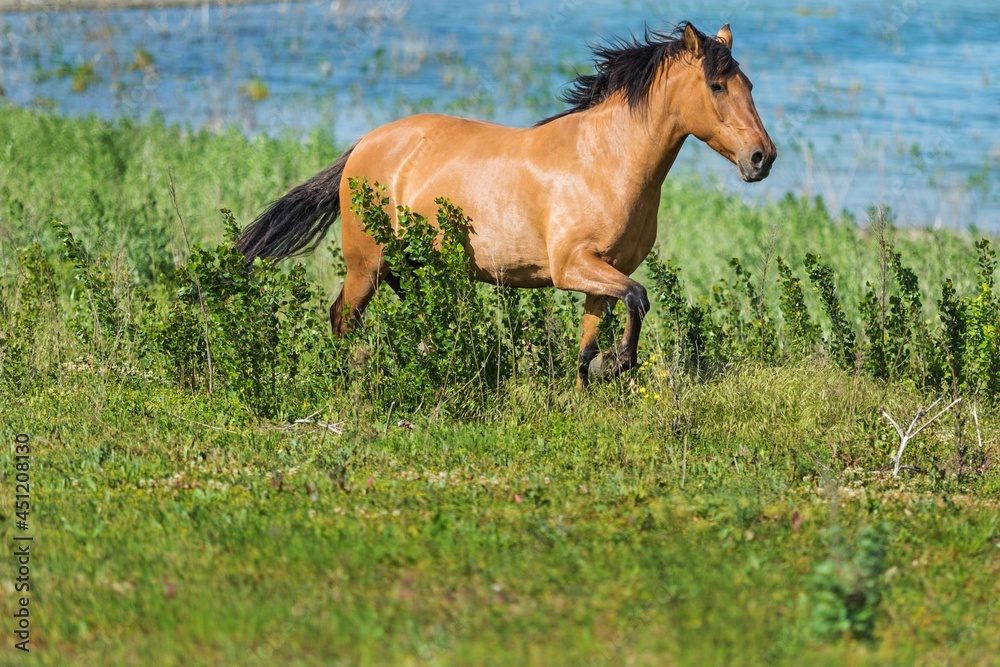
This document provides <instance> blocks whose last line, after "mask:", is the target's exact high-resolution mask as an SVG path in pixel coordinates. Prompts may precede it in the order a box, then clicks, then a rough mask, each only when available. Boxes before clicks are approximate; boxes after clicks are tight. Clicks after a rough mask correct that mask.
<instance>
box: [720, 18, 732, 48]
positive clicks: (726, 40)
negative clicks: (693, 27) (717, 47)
mask: <svg viewBox="0 0 1000 667" xmlns="http://www.w3.org/2000/svg"><path fill="white" fill-rule="evenodd" d="M716 37H717V38H718V39H719V41H720V42H722V43H723V44H725V45H726V46H727V47H729V50H730V51H732V49H733V31H732V30H730V29H729V24H728V23H727V24H726V25H724V26H722V27H721V28H719V34H718V35H716Z"/></svg>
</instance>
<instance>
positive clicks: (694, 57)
mask: <svg viewBox="0 0 1000 667" xmlns="http://www.w3.org/2000/svg"><path fill="white" fill-rule="evenodd" d="M732 46H733V34H732V31H731V30H730V29H729V25H728V24H727V25H725V26H723V27H722V29H721V30H719V32H718V34H717V35H715V36H714V37H711V36H708V35H706V34H704V33H702V32H701V31H699V30H698V29H697V28H695V27H694V26H693V25H691V24H690V23H688V22H684V23H681V24H680V25H679V26H677V27H676V28H675V29H673V30H671V31H650V30H647V31H646V32H645V34H644V36H643V37H642V38H637V37H630V38H628V39H617V40H614V41H612V42H610V43H606V44H603V45H599V46H596V47H595V48H594V49H593V52H594V62H595V66H596V69H595V71H594V73H592V74H583V75H580V76H578V77H577V78H576V80H575V81H574V83H573V85H572V87H571V88H570V89H569V90H568V92H567V93H566V94H565V95H564V96H563V100H564V101H565V102H567V103H568V104H569V105H570V108H568V109H567V110H566V111H563V112H562V113H559V114H557V115H555V116H552V117H550V118H546V119H544V120H542V121H540V122H538V123H537V124H536V125H534V126H533V127H529V128H510V127H504V126H502V125H496V124H493V123H487V122H483V121H477V120H467V119H463V118H455V117H451V116H443V115H436V114H421V115H416V116H411V117H408V118H403V119H401V120H397V121H394V122H391V123H389V124H387V125H383V126H382V127H379V128H377V129H375V130H373V131H372V132H371V133H369V134H367V135H366V136H364V137H363V138H362V139H361V140H359V141H358V142H357V143H356V144H355V145H354V146H353V147H351V148H349V149H348V150H347V152H345V153H344V154H343V155H342V156H340V158H339V159H338V160H337V161H336V162H334V163H333V164H332V165H331V166H330V167H328V168H326V169H325V170H323V171H321V172H320V173H318V174H317V175H315V176H314V177H312V178H311V179H310V180H308V181H306V182H305V183H302V184H301V185H298V186H296V187H295V188H293V189H292V190H290V191H289V192H288V194H286V195H285V196H284V197H282V198H281V199H279V200H277V201H276V202H274V203H273V204H272V205H271V206H270V207H269V208H268V209H267V210H266V211H265V212H264V213H262V214H261V215H260V216H259V217H258V218H257V219H256V220H255V221H254V222H253V223H252V224H250V225H249V226H248V227H247V228H246V229H245V230H243V232H242V233H241V235H240V237H239V238H238V240H237V247H238V249H239V250H240V251H242V252H243V253H244V255H245V256H246V259H247V261H249V262H252V261H253V260H254V259H255V258H256V257H270V258H273V259H275V260H280V259H282V258H285V257H289V256H291V255H294V254H298V253H301V252H309V251H312V250H314V249H315V248H316V246H317V245H318V244H319V242H320V240H321V239H322V237H323V235H324V234H325V232H326V231H327V230H328V229H329V228H330V226H331V225H332V224H333V222H334V220H335V219H336V218H337V216H338V215H342V216H343V223H342V225H343V233H342V241H341V243H342V248H343V253H344V260H345V261H346V263H347V276H346V278H345V279H344V286H343V289H342V291H341V293H340V296H338V297H337V300H336V301H335V302H334V304H333V306H332V307H331V308H330V321H331V324H332V326H333V332H334V334H336V335H341V334H344V333H345V332H347V331H348V329H349V327H350V326H351V325H352V323H355V322H357V321H358V320H359V318H360V317H361V315H362V313H363V312H364V310H365V307H366V306H367V305H368V302H369V301H370V300H371V298H372V296H373V295H374V293H375V291H376V290H377V289H378V287H379V285H380V284H381V283H382V281H386V282H388V283H389V284H390V286H392V287H393V288H394V289H396V290H397V292H398V291H399V290H398V284H399V283H398V279H397V278H396V277H395V276H393V275H392V273H391V271H390V270H389V266H388V264H387V262H386V261H385V259H384V256H383V249H382V247H380V246H379V244H378V243H376V242H375V240H374V239H373V238H372V237H371V236H369V235H368V234H366V233H365V231H364V229H363V227H362V223H361V220H360V219H359V216H357V215H355V214H354V213H352V212H351V210H350V203H351V190H350V186H349V184H348V180H349V178H350V177H366V178H368V179H369V180H370V181H373V182H378V183H380V184H381V185H383V186H384V187H385V188H386V192H385V196H387V197H388V198H389V207H390V208H389V211H390V215H391V216H393V224H394V225H396V224H398V221H397V220H396V219H395V209H396V206H397V205H402V204H405V205H408V206H410V207H411V209H412V210H414V211H418V212H419V211H423V212H430V211H433V210H435V207H436V204H435V199H436V198H438V197H447V198H449V199H450V200H451V201H452V202H454V203H455V205H456V206H460V207H461V208H462V210H463V212H464V213H465V215H466V216H468V217H469V218H471V226H470V228H469V230H468V234H467V238H466V242H465V245H466V250H467V252H468V255H469V258H470V263H471V267H472V269H473V271H474V272H475V275H476V278H477V279H478V280H481V281H484V282H488V283H493V284H497V285H508V286H512V287H548V286H553V285H554V286H555V287H557V288H559V289H563V290H572V291H576V292H582V293H583V294H584V295H586V300H585V302H584V315H583V335H582V337H581V340H580V353H579V357H578V365H577V384H578V386H580V387H581V388H582V387H586V386H587V385H588V384H589V383H590V382H591V381H592V380H599V379H608V378H612V377H614V376H617V375H618V374H620V373H622V372H623V371H626V370H628V369H630V368H632V367H633V366H635V364H636V356H637V346H638V342H639V330H640V328H641V326H642V319H643V317H644V316H645V314H646V312H647V311H648V310H649V299H648V298H647V296H646V290H645V288H644V287H643V286H642V285H640V284H639V283H637V282H636V281H634V280H632V279H631V278H629V275H630V274H631V273H632V272H633V271H635V269H636V268H637V267H638V266H639V264H640V263H641V262H642V261H643V260H644V259H645V258H646V256H647V255H648V254H649V252H650V250H651V249H652V247H653V243H654V241H655V240H656V219H657V211H658V209H659V203H660V193H661V190H662V187H663V181H664V179H665V178H666V176H667V172H668V171H669V170H670V167H671V166H672V165H673V163H674V160H675V159H676V158H677V154H678V153H679V152H680V150H681V146H683V145H684V140H685V139H687V137H688V136H691V135H693V136H695V137H697V138H698V139H700V140H701V141H703V142H705V143H706V144H708V145H709V146H711V147H712V148H713V149H714V150H715V151H717V152H718V153H720V154H721V155H722V156H723V157H726V158H728V159H729V160H730V161H732V162H733V163H734V164H736V165H737V167H739V171H740V175H741V176H742V178H743V180H745V181H747V182H750V183H753V182H756V181H760V180H761V179H763V178H765V177H766V176H767V175H768V173H769V172H770V170H771V165H772V164H773V163H774V160H775V157H776V156H777V150H776V149H775V147H774V144H773V143H772V142H771V139H770V137H769V136H768V134H767V131H766V130H765V129H764V126H763V124H762V123H761V121H760V117H759V116H758V115H757V110H756V107H755V106H754V103H753V98H752V97H751V94H750V91H751V89H752V88H753V85H752V84H751V83H750V80H749V79H748V78H747V77H746V75H745V74H743V72H742V71H741V70H740V67H739V63H737V62H736V60H734V59H733V57H732V51H731V49H732ZM345 176H346V177H347V178H345ZM428 217H429V218H430V220H432V221H433V220H434V216H433V215H431V216H428ZM615 299H617V300H618V301H621V302H623V303H624V304H625V308H626V323H625V331H624V334H623V337H622V339H621V342H620V344H619V345H618V346H617V348H614V349H612V350H609V351H606V352H604V353H603V354H599V350H598V346H597V333H598V324H599V323H600V321H601V315H602V311H603V307H604V304H605V302H609V303H614V301H612V300H615Z"/></svg>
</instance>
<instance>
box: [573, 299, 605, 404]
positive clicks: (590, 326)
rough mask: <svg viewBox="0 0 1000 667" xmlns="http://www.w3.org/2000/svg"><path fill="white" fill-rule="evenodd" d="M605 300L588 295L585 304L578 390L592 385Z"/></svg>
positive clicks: (577, 382) (577, 374)
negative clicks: (591, 371) (592, 364)
mask: <svg viewBox="0 0 1000 667" xmlns="http://www.w3.org/2000/svg"><path fill="white" fill-rule="evenodd" d="M603 309H604V299H603V298H601V297H599V296H591V295H589V294H588V295H587V300H586V301H584V304H583V335H582V336H581V337H580V354H579V356H577V358H576V362H577V371H576V388H577V389H586V388H587V385H589V384H590V362H592V361H593V360H594V358H595V357H596V356H597V353H598V348H597V335H598V333H599V330H600V327H601V314H602V311H603Z"/></svg>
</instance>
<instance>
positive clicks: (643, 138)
mask: <svg viewBox="0 0 1000 667" xmlns="http://www.w3.org/2000/svg"><path fill="white" fill-rule="evenodd" d="M582 115H586V117H584V118H581V125H580V131H581V133H582V134H583V135H585V136H586V137H587V139H588V141H589V142H590V143H592V144H593V145H595V146H599V147H600V149H599V150H600V152H601V153H603V154H604V157H603V159H602V162H603V164H602V170H607V172H608V173H614V171H615V170H617V172H618V173H621V174H627V175H628V177H629V182H630V183H631V184H632V186H633V187H635V188H638V189H640V190H645V189H655V190H656V191H657V192H659V190H660V189H661V188H662V186H663V181H664V179H665V178H666V177H667V172H668V171H670V168H671V167H672V166H673V164H674V161H675V160H676V159H677V155H678V154H679V153H680V150H681V147H682V146H683V145H684V140H685V139H686V138H687V136H688V135H687V132H686V131H685V130H684V128H683V127H682V126H681V124H680V120H679V118H678V117H677V116H676V115H675V114H673V113H672V112H671V111H670V107H669V106H668V105H667V104H664V103H663V102H662V101H661V100H657V99H651V100H650V101H649V106H648V107H647V108H646V109H630V108H629V107H628V106H627V105H626V104H625V103H624V102H623V101H621V100H608V101H607V102H605V103H603V104H601V105H599V106H598V107H595V108H594V109H590V110H588V111H585V112H582ZM637 194H638V193H637Z"/></svg>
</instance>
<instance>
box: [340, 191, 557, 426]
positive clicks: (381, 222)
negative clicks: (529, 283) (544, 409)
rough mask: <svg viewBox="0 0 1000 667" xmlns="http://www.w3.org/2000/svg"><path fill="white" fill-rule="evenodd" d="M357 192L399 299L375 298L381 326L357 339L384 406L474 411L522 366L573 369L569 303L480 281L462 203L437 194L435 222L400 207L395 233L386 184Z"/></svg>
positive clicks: (535, 370)
mask: <svg viewBox="0 0 1000 667" xmlns="http://www.w3.org/2000/svg"><path fill="white" fill-rule="evenodd" d="M351 188H352V193H353V195H352V206H351V209H352V211H354V213H355V214H357V215H359V216H360V217H361V219H362V221H363V224H364V228H365V230H366V231H367V232H368V233H369V234H371V235H372V237H373V238H374V239H375V240H376V241H377V242H378V243H379V244H380V245H381V246H382V247H383V248H384V256H385V260H386V262H387V263H388V265H389V270H390V271H391V272H392V273H393V274H394V275H395V276H396V278H397V279H398V281H399V287H400V292H401V295H402V296H401V298H399V299H395V300H390V299H381V300H378V302H377V303H376V305H375V308H376V310H377V316H376V318H375V322H374V323H373V325H372V326H369V327H366V328H365V329H363V330H362V332H361V335H360V337H359V338H357V339H356V340H357V342H359V343H360V344H362V345H363V346H365V348H366V350H367V351H368V354H365V355H363V357H364V358H365V359H366V361H365V373H366V375H367V380H368V381H367V383H366V384H367V385H368V386H369V387H370V395H371V397H372V398H373V400H374V401H375V402H376V403H377V404H379V405H381V406H382V408H383V409H385V410H389V409H392V407H393V406H397V407H399V408H402V409H404V410H414V409H416V408H418V407H420V406H421V405H425V406H427V407H428V408H433V409H438V408H440V409H444V410H445V411H447V412H450V413H456V414H470V413H474V412H478V411H481V410H482V409H484V408H486V407H488V406H489V405H491V403H492V400H493V398H495V397H496V396H498V395H499V393H500V392H502V391H503V389H504V385H505V384H506V382H507V381H508V380H510V379H511V378H512V377H514V376H515V374H516V373H517V372H518V369H519V368H520V370H522V371H523V372H525V373H527V374H528V375H532V376H535V377H538V376H541V375H545V374H548V375H550V376H551V375H552V374H554V373H555V371H556V369H557V368H560V367H562V368H565V367H566V365H567V361H568V354H567V353H566V349H567V345H566V342H567V338H568V335H567V334H568V332H570V331H572V330H574V329H575V326H573V325H571V324H569V322H570V321H572V318H571V310H572V309H571V307H570V306H569V304H568V303H567V301H566V300H560V299H559V298H557V297H555V296H554V295H553V294H552V291H551V290H549V291H528V292H525V291H522V290H517V291H514V290H510V289H509V288H491V287H487V286H485V285H482V284H480V283H477V282H476V280H475V278H474V276H473V273H472V269H471V266H470V263H469V257H468V254H467V253H466V251H465V231H466V227H467V225H468V222H469V220H468V218H466V217H465V215H464V214H463V213H462V211H461V209H459V208H458V207H456V206H454V205H452V204H451V203H450V202H449V201H448V200H446V199H438V200H436V204H437V206H438V211H437V218H436V225H435V224H431V223H430V221H429V220H428V219H427V218H425V217H424V216H422V215H420V214H417V213H414V212H413V211H411V210H410V209H408V208H406V207H405V206H400V207H399V208H398V209H397V218H398V224H399V229H398V230H396V229H394V228H393V225H392V220H391V219H390V217H389V214H388V212H387V211H386V206H387V205H388V202H389V200H388V198H387V197H386V196H385V195H384V188H382V187H380V186H379V185H378V184H377V183H376V184H374V186H373V185H370V184H369V183H368V181H367V180H366V179H360V180H357V179H355V180H352V181H351ZM569 349H572V348H571V346H570V348H569Z"/></svg>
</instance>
